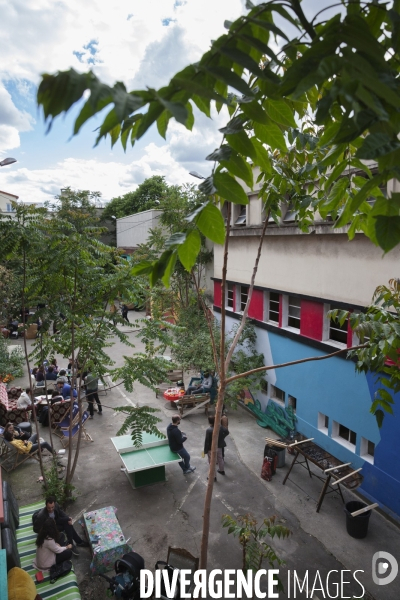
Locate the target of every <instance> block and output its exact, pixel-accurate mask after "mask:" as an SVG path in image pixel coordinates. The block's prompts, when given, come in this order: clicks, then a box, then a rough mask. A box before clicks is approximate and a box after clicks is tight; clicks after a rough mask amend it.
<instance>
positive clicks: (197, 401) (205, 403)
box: [175, 394, 210, 418]
mask: <svg viewBox="0 0 400 600" xmlns="http://www.w3.org/2000/svg"><path fill="white" fill-rule="evenodd" d="M175 404H176V406H177V407H178V410H179V414H180V415H181V416H182V418H184V417H187V416H188V415H190V414H191V413H193V412H195V411H196V410H198V409H199V408H203V407H204V412H205V414H206V415H207V416H208V407H209V405H210V394H197V395H194V394H193V395H190V396H182V397H181V398H179V400H175ZM185 410H186V412H185ZM184 412H185V414H184Z"/></svg>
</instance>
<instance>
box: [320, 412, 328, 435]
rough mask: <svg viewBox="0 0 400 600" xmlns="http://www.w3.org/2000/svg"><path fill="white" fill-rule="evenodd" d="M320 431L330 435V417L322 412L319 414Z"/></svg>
mask: <svg viewBox="0 0 400 600" xmlns="http://www.w3.org/2000/svg"><path fill="white" fill-rule="evenodd" d="M318 429H319V430H320V431H322V432H323V433H326V435H328V429H329V417H327V416H326V415H324V414H323V413H320V412H319V413H318Z"/></svg>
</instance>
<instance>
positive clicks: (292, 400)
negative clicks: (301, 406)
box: [288, 394, 297, 412]
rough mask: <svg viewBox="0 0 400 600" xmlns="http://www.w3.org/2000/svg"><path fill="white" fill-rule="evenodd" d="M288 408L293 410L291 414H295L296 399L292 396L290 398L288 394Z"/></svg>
mask: <svg viewBox="0 0 400 600" xmlns="http://www.w3.org/2000/svg"><path fill="white" fill-rule="evenodd" d="M288 406H291V407H292V408H293V412H296V407H297V399H296V398H295V397H294V396H291V395H290V394H289V396H288Z"/></svg>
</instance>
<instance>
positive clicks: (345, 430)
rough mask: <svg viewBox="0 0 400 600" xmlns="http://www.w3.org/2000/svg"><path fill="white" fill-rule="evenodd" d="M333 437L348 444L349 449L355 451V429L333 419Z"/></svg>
mask: <svg viewBox="0 0 400 600" xmlns="http://www.w3.org/2000/svg"><path fill="white" fill-rule="evenodd" d="M332 438H334V439H335V440H336V441H337V442H339V444H342V445H343V446H346V448H349V450H352V451H353V452H354V450H355V445H356V441H357V434H356V432H355V431H352V430H351V429H349V427H346V426H345V425H342V423H337V422H336V421H333V423H332Z"/></svg>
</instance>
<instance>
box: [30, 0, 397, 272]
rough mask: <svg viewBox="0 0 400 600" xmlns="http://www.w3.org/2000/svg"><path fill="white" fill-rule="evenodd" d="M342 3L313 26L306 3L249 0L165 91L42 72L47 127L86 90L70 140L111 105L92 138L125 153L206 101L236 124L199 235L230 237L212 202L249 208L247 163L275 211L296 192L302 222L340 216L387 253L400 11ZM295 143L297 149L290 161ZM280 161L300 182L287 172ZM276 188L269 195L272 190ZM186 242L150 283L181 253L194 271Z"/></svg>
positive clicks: (393, 205) (220, 154)
mask: <svg viewBox="0 0 400 600" xmlns="http://www.w3.org/2000/svg"><path fill="white" fill-rule="evenodd" d="M342 4H343V7H342V10H341V12H338V13H336V14H335V15H334V16H332V17H331V18H327V17H326V14H327V13H326V9H323V10H321V11H319V12H318V13H317V15H316V16H315V17H314V18H313V19H312V20H308V19H307V17H306V16H305V14H304V12H303V10H302V7H301V3H300V2H299V0H287V1H280V2H279V1H274V2H265V3H261V4H258V5H257V6H254V5H253V4H252V3H251V2H250V1H248V2H247V7H248V9H249V12H248V13H247V14H246V15H245V16H243V17H240V18H239V19H237V20H236V21H235V22H233V23H230V22H226V28H227V33H226V34H224V35H223V36H221V37H220V38H218V39H217V40H216V41H214V42H213V43H212V45H211V48H210V50H209V51H207V52H206V53H205V54H204V55H203V57H202V58H201V59H200V61H198V62H197V63H195V64H192V65H189V66H188V67H186V68H185V69H183V70H182V71H180V72H179V73H177V74H176V75H175V76H174V77H173V78H172V79H171V81H170V83H169V84H168V85H167V86H165V87H163V88H161V89H160V90H154V89H147V90H134V91H132V92H129V93H128V92H127V91H126V89H125V86H124V85H123V84H122V83H120V82H118V83H116V84H115V86H114V87H113V88H111V87H110V86H108V85H105V84H103V83H101V81H99V79H98V78H97V77H96V76H95V75H94V74H93V73H92V72H89V73H81V74H78V73H77V72H75V71H74V70H73V69H71V70H70V71H65V72H60V73H58V74H56V75H44V76H43V79H42V82H41V84H40V86H39V90H38V103H39V104H40V105H41V106H42V107H43V110H44V115H45V118H46V119H49V122H50V126H51V124H52V120H53V119H54V118H55V117H57V116H58V115H59V114H61V113H63V112H66V111H68V110H70V108H71V107H72V106H73V105H74V104H75V103H76V102H77V101H78V100H80V99H81V98H82V96H83V95H84V93H85V92H86V91H89V92H90V95H89V97H88V99H87V100H86V102H85V104H84V106H83V108H82V109H81V111H80V113H79V115H78V117H77V119H76V121H75V127H74V134H77V133H78V132H79V130H80V127H81V126H82V125H83V123H84V122H86V121H87V120H88V119H90V118H92V117H93V116H94V115H95V114H96V113H98V112H99V111H100V110H102V109H103V108H104V107H105V106H109V107H110V111H109V113H108V114H107V116H106V117H105V119H104V121H103V123H102V125H101V126H100V129H99V131H98V137H97V142H98V141H99V140H100V139H102V138H103V137H106V136H110V138H111V143H112V144H115V143H116V141H117V140H120V141H121V143H122V145H123V147H124V148H126V146H127V142H128V140H129V139H130V141H131V143H132V144H134V142H135V141H136V140H137V139H140V138H141V137H142V136H143V135H144V133H145V132H146V131H147V130H148V128H149V127H150V126H151V125H152V124H153V123H154V122H156V123H157V127H158V131H159V133H160V134H161V135H162V136H164V137H165V133H166V130H167V126H168V122H169V120H170V119H171V118H174V119H175V120H176V121H178V122H179V123H181V124H183V125H185V127H187V128H188V129H192V127H193V123H194V114H193V107H194V106H195V107H197V109H198V110H200V111H202V112H203V113H204V114H206V115H207V116H210V110H211V103H213V104H215V106H216V107H217V109H218V110H220V109H221V108H222V106H223V105H226V106H227V108H228V111H229V114H230V120H229V122H228V123H227V125H226V126H225V127H224V128H222V129H221V133H223V135H224V139H223V143H222V145H221V146H220V148H218V149H217V150H215V151H214V152H212V153H211V154H210V155H209V156H208V157H207V158H208V159H209V160H211V161H213V162H214V163H215V166H214V169H213V172H212V174H211V175H210V176H209V177H207V179H206V180H205V181H204V182H203V183H202V184H201V185H200V189H201V190H202V191H203V192H204V193H205V194H206V195H208V196H211V198H210V199H208V200H207V201H206V202H204V203H203V204H202V206H201V207H199V208H198V209H197V210H195V211H194V212H193V213H192V216H191V221H192V222H193V223H194V224H195V225H196V228H197V229H198V230H199V231H200V232H201V233H202V234H204V235H206V236H207V237H208V238H210V239H211V240H212V241H214V242H215V243H222V242H223V240H224V235H225V231H224V223H223V219H222V216H221V213H220V211H219V209H218V208H217V206H218V203H219V202H222V203H223V202H224V201H225V200H228V201H230V202H233V203H239V204H242V205H244V204H247V203H248V199H247V196H246V194H245V192H244V191H243V189H242V188H241V186H240V184H239V183H238V182H237V180H236V178H239V179H241V180H242V181H244V182H245V183H246V184H247V185H248V186H249V187H253V172H252V169H251V167H250V165H249V163H248V160H251V162H252V164H253V165H254V167H258V168H259V169H260V176H259V178H258V179H259V181H261V182H262V186H263V192H262V193H263V194H264V198H265V209H266V211H267V212H269V210H271V211H272V213H276V211H277V210H278V206H277V199H278V200H284V201H286V200H288V198H287V196H286V193H287V191H288V187H292V186H293V187H294V188H295V189H296V191H295V193H293V191H292V192H290V195H289V200H291V201H293V203H294V208H295V209H298V210H300V211H301V210H302V211H303V213H305V214H306V219H307V218H308V217H309V213H310V212H311V213H313V212H315V211H317V210H319V211H320V212H321V214H322V215H324V214H325V215H326V214H328V213H331V214H332V215H333V216H338V217H339V218H338V219H337V220H336V222H335V226H337V227H343V226H346V224H347V223H349V222H350V223H351V226H350V228H349V235H350V237H351V236H352V235H354V233H355V231H357V230H362V231H364V233H365V234H366V235H367V236H368V237H369V238H370V239H371V240H372V241H373V242H374V243H376V244H379V245H380V246H381V247H382V248H383V249H384V251H385V252H388V251H389V250H390V249H392V248H393V247H394V246H395V245H397V244H398V243H399V241H400V227H399V223H400V203H399V200H398V198H397V195H396V194H393V195H392V196H391V197H390V198H388V199H387V200H384V199H383V198H382V195H381V193H380V191H379V187H380V186H382V185H383V184H385V183H386V182H387V181H388V180H389V179H391V178H396V177H399V168H398V157H399V155H400V142H399V140H398V134H399V133H400V119H399V118H398V111H399V108H400V94H399V90H400V87H399V86H400V83H399V77H398V74H399V70H400V61H399V39H400V36H399V22H400V19H399V6H400V3H399V0H395V1H394V2H393V4H392V5H391V4H387V3H386V2H383V1H379V0H377V1H374V2H369V3H359V2H358V1H353V0H343V2H342ZM333 6H334V7H336V6H337V4H333ZM277 19H278V20H279V23H280V24H282V25H281V27H278V25H277V22H278V21H277ZM296 29H297V31H296ZM291 31H293V32H295V33H294V35H292V34H290V33H288V32H291ZM232 90H236V93H232ZM310 121H311V123H312V125H311V128H308V126H307V122H310ZM293 147H295V148H296V149H297V151H303V152H300V153H299V155H298V156H297V157H296V159H295V160H294V159H293ZM267 148H268V149H269V150H267ZM275 153H278V156H275ZM369 160H373V161H376V169H375V170H374V171H371V170H370V169H369V168H368V167H367V166H366V163H365V161H369ZM282 163H285V164H286V168H287V169H289V171H290V173H291V174H293V177H290V178H288V174H287V173H285V171H284V170H282V169H281V165H282ZM352 170H357V171H358V173H355V174H351V173H352ZM303 175H306V176H307V175H308V177H309V179H308V182H309V185H310V186H313V187H315V183H314V181H315V180H317V181H318V188H319V190H318V193H316V194H312V195H310V193H309V192H308V191H307V190H305V189H304V187H303V184H304V182H305V181H304V178H303V177H302V176H303ZM271 185H273V186H274V188H275V194H271V195H270V196H269V195H267V189H270V188H271ZM371 196H375V197H376V198H377V201H376V202H375V205H374V206H373V207H371V204H370V203H369V202H367V200H368V199H369V198H370V197H371ZM188 235H189V234H188V233H186V234H184V235H182V236H180V237H179V238H175V239H174V240H171V244H170V246H169V249H168V251H166V252H164V253H163V254H162V255H161V257H160V259H159V260H158V261H157V262H156V263H154V264H153V265H152V266H151V268H150V266H149V265H147V270H146V271H143V272H146V273H147V274H150V279H151V283H152V284H154V283H155V282H156V281H157V280H158V279H163V281H164V282H168V280H169V277H170V273H171V272H172V270H173V267H174V264H175V261H176V259H177V258H178V257H179V258H180V260H182V256H184V263H185V266H186V268H189V266H190V262H192V264H194V262H195V255H194V253H193V255H192V256H191V257H190V258H189V249H188V248H185V249H183V250H182V245H184V244H185V243H186V239H187V237H188ZM190 235H192V233H190ZM179 251H180V252H179Z"/></svg>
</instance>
